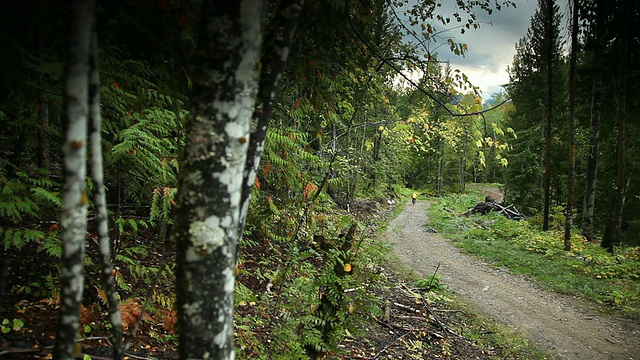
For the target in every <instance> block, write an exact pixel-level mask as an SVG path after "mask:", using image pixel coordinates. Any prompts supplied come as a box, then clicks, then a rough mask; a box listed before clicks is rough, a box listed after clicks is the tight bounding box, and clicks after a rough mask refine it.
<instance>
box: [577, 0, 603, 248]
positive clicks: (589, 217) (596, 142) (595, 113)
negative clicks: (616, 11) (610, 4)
mask: <svg viewBox="0 0 640 360" xmlns="http://www.w3.org/2000/svg"><path fill="white" fill-rule="evenodd" d="M596 13H597V14H596V23H595V26H594V31H593V35H594V36H595V37H596V41H595V42H596V44H595V48H594V74H593V87H592V89H591V133H590V138H589V158H588V160H587V173H586V184H585V187H586V189H585V199H584V209H583V214H582V235H583V236H584V237H585V238H586V239H587V240H588V241H593V239H595V234H594V228H593V216H594V211H595V201H596V179H597V173H598V152H599V149H600V116H601V109H602V82H603V76H604V46H605V45H604V35H603V28H604V21H605V5H604V2H603V1H596Z"/></svg>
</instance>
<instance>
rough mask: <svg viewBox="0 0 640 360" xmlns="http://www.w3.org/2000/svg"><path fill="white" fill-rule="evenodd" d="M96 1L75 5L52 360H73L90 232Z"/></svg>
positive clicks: (66, 94)
mask: <svg viewBox="0 0 640 360" xmlns="http://www.w3.org/2000/svg"><path fill="white" fill-rule="evenodd" d="M94 8H95V2H94V1H80V0H78V1H74V2H73V3H72V4H71V9H72V11H71V19H70V24H71V32H70V36H69V41H70V43H69V58H68V61H67V65H66V78H65V84H64V90H63V94H64V100H65V129H64V144H63V147H62V153H63V157H64V160H63V176H64V182H63V186H62V189H61V197H62V206H61V208H60V224H61V227H62V241H63V244H62V250H63V251H62V262H61V265H60V286H61V290H60V315H59V323H58V332H57V335H56V344H55V348H54V352H53V356H54V359H60V360H62V359H74V358H75V356H74V355H75V354H74V347H75V341H76V335H77V333H78V326H79V325H80V318H79V308H80V301H81V300H82V291H83V286H84V279H83V273H82V270H83V269H82V260H83V257H84V241H85V234H86V231H87V230H86V229H87V204H88V196H87V193H86V189H85V177H86V147H87V115H88V107H87V100H88V85H89V47H90V38H91V29H92V27H93V23H94V21H95V19H94Z"/></svg>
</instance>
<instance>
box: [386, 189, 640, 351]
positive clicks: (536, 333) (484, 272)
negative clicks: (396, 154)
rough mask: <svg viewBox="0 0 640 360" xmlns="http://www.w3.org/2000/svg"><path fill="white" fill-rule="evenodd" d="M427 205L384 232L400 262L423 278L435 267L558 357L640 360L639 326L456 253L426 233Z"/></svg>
mask: <svg viewBox="0 0 640 360" xmlns="http://www.w3.org/2000/svg"><path fill="white" fill-rule="evenodd" d="M428 207H429V202H428V201H418V203H417V204H416V205H415V206H414V205H411V204H407V206H406V208H405V210H404V211H403V212H402V213H401V214H400V215H399V216H398V217H397V218H395V219H394V220H393V221H392V222H391V224H390V226H389V229H388V230H387V233H386V238H387V241H389V242H391V243H395V245H394V250H395V253H396V254H397V255H398V257H399V258H400V260H401V261H402V262H403V263H404V264H405V265H406V266H407V267H409V268H411V269H413V270H414V271H415V272H417V273H419V274H421V275H423V276H425V277H426V276H431V275H432V274H433V273H434V271H435V270H436V268H437V267H438V265H439V266H440V267H439V269H438V275H439V276H440V277H441V279H442V283H443V284H444V285H445V286H447V287H448V288H449V289H450V291H451V292H453V294H455V296H456V297H457V298H458V299H459V300H461V301H462V302H464V303H466V304H468V306H469V307H470V308H471V309H473V310H474V311H478V312H481V313H483V314H485V315H486V316H488V317H490V318H492V319H494V320H495V321H498V322H500V323H502V324H505V325H506V326H508V327H509V328H511V329H513V330H514V331H515V332H517V333H519V334H521V335H522V336H523V337H525V338H527V339H528V340H529V341H531V342H532V343H533V344H534V345H535V346H537V347H538V348H540V349H541V350H544V351H547V352H549V353H550V354H552V355H554V357H556V358H558V359H567V360H629V359H636V360H640V324H638V323H634V322H632V321H630V320H627V319H619V318H614V317H607V316H604V315H601V314H598V313H597V312H596V311H595V310H594V309H593V305H591V304H589V303H588V302H586V301H581V300H579V299H576V298H572V297H567V296H561V295H558V294H554V293H551V292H547V291H543V290H540V289H538V288H536V287H535V286H534V285H533V284H532V283H530V282H528V281H527V280H525V279H524V278H522V277H519V276H516V275H512V274H509V273H508V272H507V271H506V270H505V269H499V268H496V267H493V266H490V265H489V264H486V263H483V262H482V260H479V259H478V258H475V257H472V256H469V255H465V254H463V253H461V252H460V250H458V249H457V248H456V247H455V246H454V245H453V244H452V243H451V241H450V240H447V239H445V238H443V237H442V236H441V235H438V234H433V233H430V232H428V231H427V228H425V226H424V224H426V223H427V211H428Z"/></svg>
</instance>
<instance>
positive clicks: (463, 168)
mask: <svg viewBox="0 0 640 360" xmlns="http://www.w3.org/2000/svg"><path fill="white" fill-rule="evenodd" d="M462 136H463V141H462V158H461V159H460V170H459V171H460V192H464V190H465V187H466V184H467V180H466V178H465V174H466V169H467V142H468V141H469V136H468V130H467V128H466V126H465V128H464V134H463V135H462Z"/></svg>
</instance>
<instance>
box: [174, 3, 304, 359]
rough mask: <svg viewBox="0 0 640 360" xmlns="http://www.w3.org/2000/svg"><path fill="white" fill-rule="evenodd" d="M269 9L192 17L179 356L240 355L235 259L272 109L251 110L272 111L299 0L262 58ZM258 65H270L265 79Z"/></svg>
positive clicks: (178, 234)
mask: <svg viewBox="0 0 640 360" xmlns="http://www.w3.org/2000/svg"><path fill="white" fill-rule="evenodd" d="M300 3H301V0H296V1H292V0H287V1H283V2H282V6H284V7H285V8H286V6H285V5H289V4H300ZM265 10H266V1H264V0H243V1H239V2H228V3H227V2H224V3H222V2H217V1H205V2H204V3H203V5H202V9H201V12H200V15H199V18H198V19H196V20H197V21H196V23H198V24H199V30H200V31H196V36H197V38H198V43H199V46H198V48H197V49H196V51H195V54H194V56H193V57H192V58H191V59H190V65H191V68H190V77H191V80H192V82H193V94H192V99H191V108H190V115H189V119H188V121H187V126H186V133H187V140H186V147H185V149H184V151H183V153H182V155H181V156H182V157H181V165H180V176H179V179H178V195H177V209H176V210H177V211H176V215H175V221H174V227H173V233H172V239H173V240H174V241H176V244H177V250H178V253H177V260H176V261H177V272H176V276H177V282H176V283H177V284H176V290H177V291H176V294H177V307H178V308H177V311H178V334H179V356H180V358H181V359H234V358H235V353H234V336H233V291H234V286H235V265H236V262H237V257H238V247H239V243H240V239H241V236H242V229H243V226H244V220H245V219H246V212H247V210H248V203H249V196H250V193H251V192H250V189H251V186H253V181H254V178H255V169H256V167H257V164H258V163H259V159H260V154H261V152H262V147H263V144H264V137H265V135H266V130H267V125H268V118H269V116H268V115H266V116H264V118H265V119H266V120H263V121H261V122H260V124H258V122H259V121H258V118H259V117H260V116H255V113H264V112H267V114H270V111H271V107H272V106H273V103H272V102H273V91H275V83H277V80H278V79H279V78H280V76H281V74H282V64H283V63H284V60H285V59H286V57H287V54H288V50H289V44H290V41H291V35H292V33H293V29H294V28H295V21H296V20H297V16H298V15H299V13H300V11H299V10H300V9H299V8H295V6H294V10H297V12H294V13H293V15H291V16H284V18H285V19H289V20H291V21H292V24H293V26H290V25H291V24H289V25H283V26H281V27H279V28H278V29H277V30H276V31H274V35H270V36H272V37H273V38H274V39H275V41H274V42H275V43H277V44H278V46H276V47H274V48H268V49H266V50H265V53H267V54H270V55H277V56H274V57H271V58H268V59H265V58H261V56H262V54H263V49H262V46H263V38H264V36H265V31H264V15H265V14H264V12H265ZM285 29H290V30H289V31H290V33H287V32H286V31H285ZM282 34H285V35H284V36H283V35H282ZM274 49H277V51H276V52H277V54H275V53H274ZM278 61H279V63H278ZM272 65H274V66H272ZM261 67H262V68H263V69H264V68H265V67H268V69H269V71H268V75H265V76H264V77H263V79H262V80H263V82H262V83H261V82H260V73H261V70H260V68H261ZM265 79H266V80H265ZM266 84H273V85H272V86H271V87H270V88H269V87H266ZM263 85H265V87H263ZM259 89H260V90H259ZM269 90H270V91H269ZM258 94H266V96H259V95H258ZM257 98H260V102H259V106H256V99H257ZM247 189H248V191H247Z"/></svg>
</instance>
